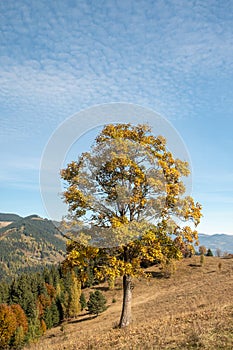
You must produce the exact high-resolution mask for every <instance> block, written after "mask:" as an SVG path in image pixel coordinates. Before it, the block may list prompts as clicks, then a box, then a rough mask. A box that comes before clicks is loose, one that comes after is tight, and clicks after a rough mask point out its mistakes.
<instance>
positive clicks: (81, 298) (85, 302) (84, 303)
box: [79, 292, 87, 311]
mask: <svg viewBox="0 0 233 350" xmlns="http://www.w3.org/2000/svg"><path fill="white" fill-rule="evenodd" d="M79 302H80V305H81V311H83V310H84V309H85V308H86V307H87V301H86V297H85V294H84V293H83V292H82V293H81V295H80V299H79Z"/></svg>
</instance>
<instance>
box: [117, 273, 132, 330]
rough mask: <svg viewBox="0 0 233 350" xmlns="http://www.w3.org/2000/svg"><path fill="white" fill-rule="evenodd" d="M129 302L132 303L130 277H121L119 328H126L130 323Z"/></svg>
mask: <svg viewBox="0 0 233 350" xmlns="http://www.w3.org/2000/svg"><path fill="white" fill-rule="evenodd" d="M131 301H132V277H131V276H130V275H124V276H123V304H122V311H121V319H120V324H119V327H120V328H124V327H127V326H128V325H129V324H130V321H131Z"/></svg>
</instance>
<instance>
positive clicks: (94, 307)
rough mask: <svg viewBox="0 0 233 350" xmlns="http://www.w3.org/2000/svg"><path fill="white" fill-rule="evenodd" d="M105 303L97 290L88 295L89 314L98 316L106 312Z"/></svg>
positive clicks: (103, 297)
mask: <svg viewBox="0 0 233 350" xmlns="http://www.w3.org/2000/svg"><path fill="white" fill-rule="evenodd" d="M106 302H107V300H106V298H105V296H104V295H103V294H102V293H101V292H100V291H99V290H96V291H95V292H92V293H90V298H89V300H88V302H87V308H88V311H89V313H90V314H93V315H96V316H98V315H99V314H100V313H102V312H103V311H105V310H106Z"/></svg>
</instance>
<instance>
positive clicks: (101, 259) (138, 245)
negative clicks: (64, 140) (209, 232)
mask: <svg viewBox="0 0 233 350" xmlns="http://www.w3.org/2000/svg"><path fill="white" fill-rule="evenodd" d="M188 175H189V169H188V163H187V162H185V161H182V160H179V159H175V158H174V157H173V155H172V154H171V152H170V151H169V150H168V149H167V147H166V140H165V139H164V138H163V137H162V136H158V137H155V136H153V135H152V133H151V129H150V127H149V126H147V125H137V126H133V125H130V124H118V125H106V126H105V127H104V128H103V130H102V132H101V133H100V134H99V136H98V137H97V138H96V140H95V143H94V145H93V147H92V149H91V151H90V152H87V153H83V154H82V155H81V156H80V157H79V158H78V160H77V161H73V162H71V163H70V164H68V166H67V167H66V169H63V170H62V171H61V177H62V178H63V179H64V180H65V181H66V183H67V188H66V190H65V191H64V200H65V202H66V203H67V204H68V206H69V213H70V215H69V217H68V218H67V219H66V220H65V221H64V228H65V230H66V231H65V234H66V235H67V236H68V237H70V238H71V239H70V240H69V241H68V243H67V256H66V260H65V262H64V266H67V267H73V266H77V267H78V268H79V278H80V279H81V280H85V279H87V272H86V270H87V267H88V265H89V263H90V262H93V260H94V259H95V260H96V261H98V263H97V264H96V267H95V269H94V270H95V278H98V279H99V280H101V279H102V280H104V279H106V278H107V279H115V278H116V277H118V276H122V277H123V305H122V313H121V318H120V324H119V326H120V327H125V326H127V325H128V324H129V323H130V319H131V300H132V278H133V277H135V276H139V275H143V274H144V271H143V269H142V268H141V266H142V263H143V262H154V261H157V262H159V261H165V262H166V261H170V260H171V259H180V258H182V252H181V249H180V247H183V246H184V245H185V246H186V247H188V249H190V250H193V245H192V244H193V243H194V242H196V243H197V240H198V234H197V231H196V230H195V227H196V226H197V225H198V223H199V221H200V218H201V216H202V214H201V205H200V204H199V203H195V202H194V200H193V198H192V197H190V196H185V186H184V183H183V181H182V179H183V177H186V176H188ZM177 219H178V220H177Z"/></svg>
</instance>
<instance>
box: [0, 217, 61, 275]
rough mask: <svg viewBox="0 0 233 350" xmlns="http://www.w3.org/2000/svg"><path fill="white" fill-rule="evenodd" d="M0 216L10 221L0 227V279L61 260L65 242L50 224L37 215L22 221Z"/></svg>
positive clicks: (19, 218)
mask: <svg viewBox="0 0 233 350" xmlns="http://www.w3.org/2000/svg"><path fill="white" fill-rule="evenodd" d="M0 217H1V219H4V220H6V219H8V220H9V224H8V225H7V226H6V225H2V227H1V228H0V278H6V277H7V278H10V277H13V276H15V275H17V274H19V273H21V272H23V271H30V270H35V269H38V268H40V267H41V266H45V265H47V264H54V263H58V262H59V261H62V260H63V259H64V255H65V240H64V238H63V237H62V236H61V234H60V233H59V231H58V229H57V228H56V227H55V226H54V225H53V223H52V221H50V220H47V219H42V218H40V217H39V216H37V215H30V216H28V217H25V218H22V217H20V216H17V215H13V214H0ZM5 222H6V221H5ZM2 223H4V221H2Z"/></svg>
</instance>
